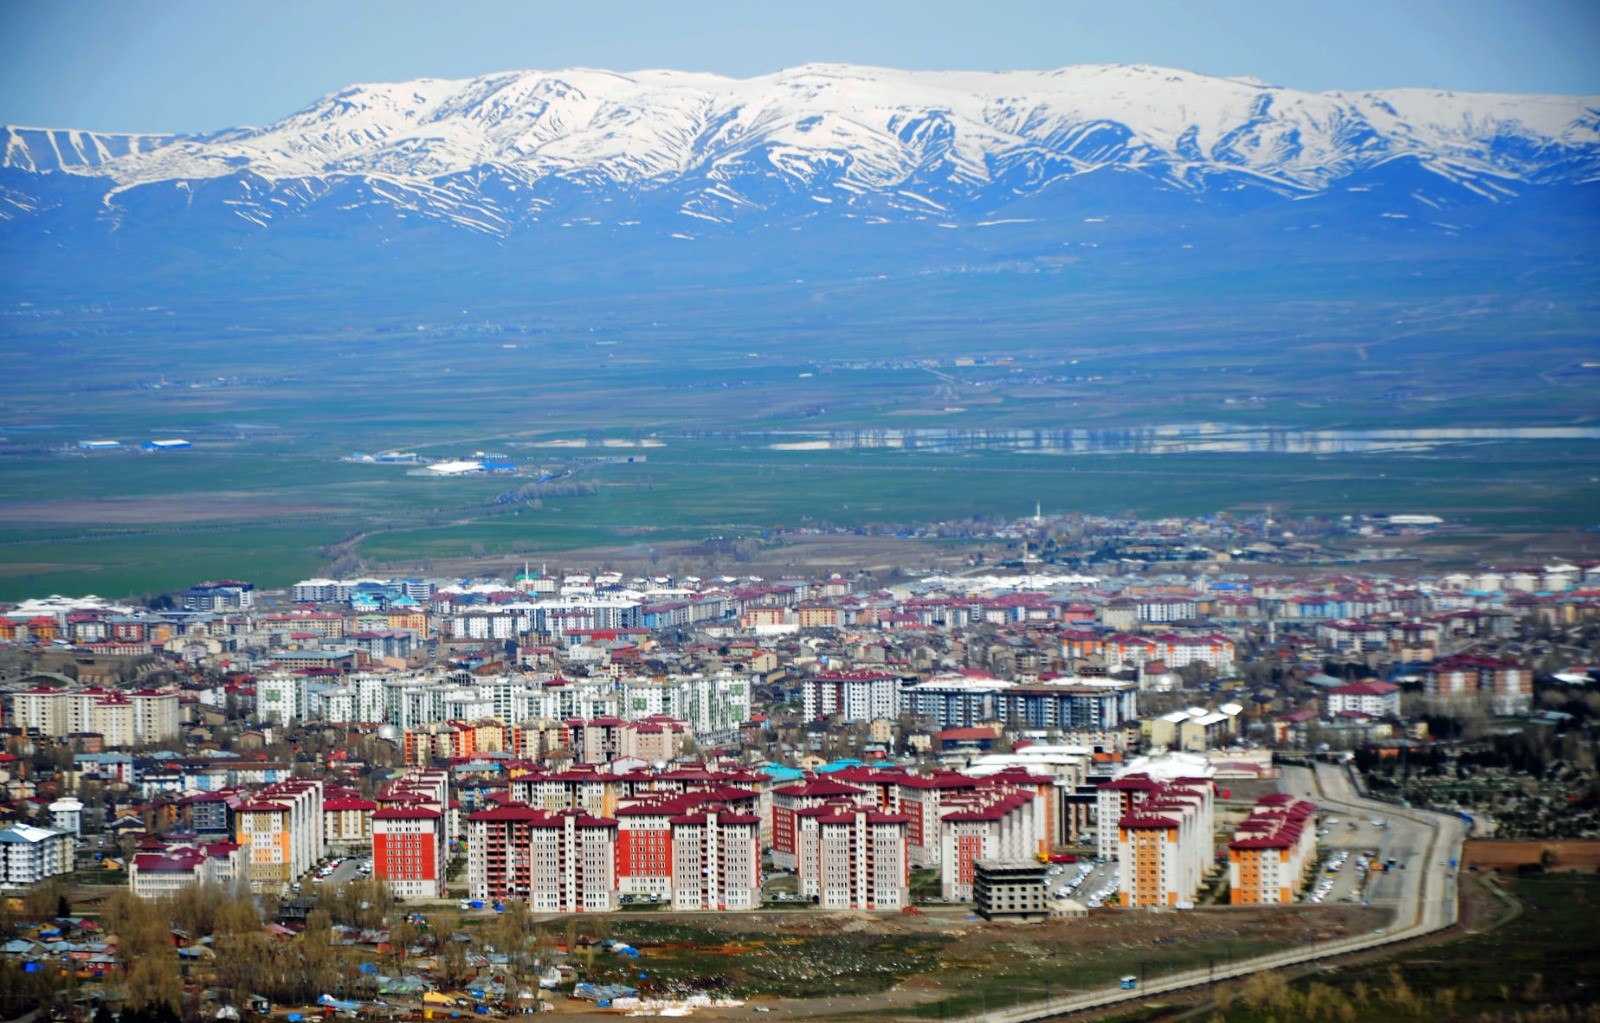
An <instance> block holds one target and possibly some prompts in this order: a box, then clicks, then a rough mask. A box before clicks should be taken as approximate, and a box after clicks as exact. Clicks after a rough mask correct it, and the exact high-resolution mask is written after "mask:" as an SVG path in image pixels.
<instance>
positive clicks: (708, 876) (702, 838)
mask: <svg viewBox="0 0 1600 1023" xmlns="http://www.w3.org/2000/svg"><path fill="white" fill-rule="evenodd" d="M670 825H671V829H672V830H671V846H672V879H671V880H672V908H673V909H718V910H736V909H758V908H760V906H761V818H760V817H758V816H756V815H755V814H749V813H739V812H736V811H734V810H730V809H728V808H727V807H721V806H716V805H710V806H707V807H706V808H704V809H702V810H697V811H695V812H693V813H687V814H682V815H679V816H676V817H673V818H672V819H671V821H670Z"/></svg>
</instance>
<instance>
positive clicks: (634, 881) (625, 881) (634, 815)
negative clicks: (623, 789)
mask: <svg viewBox="0 0 1600 1023" xmlns="http://www.w3.org/2000/svg"><path fill="white" fill-rule="evenodd" d="M699 805H700V800H699V799H697V798H695V797H693V796H685V795H680V794H677V793H666V792H661V793H652V794H649V795H645V796H641V797H639V798H637V799H633V800H629V801H628V803H627V804H626V805H624V806H620V807H618V808H617V811H616V820H617V890H618V894H620V895H631V896H634V897H636V898H637V897H641V896H643V897H652V896H653V897H654V898H655V899H656V900H658V901H660V902H670V901H671V900H672V897H673V895H672V864H673V856H672V819H673V818H674V817H677V816H679V815H681V814H685V813H688V812H689V811H691V810H693V809H695V808H697V807H698V806H699Z"/></svg>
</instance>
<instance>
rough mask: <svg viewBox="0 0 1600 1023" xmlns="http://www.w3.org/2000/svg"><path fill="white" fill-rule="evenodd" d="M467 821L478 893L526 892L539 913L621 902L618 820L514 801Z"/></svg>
mask: <svg viewBox="0 0 1600 1023" xmlns="http://www.w3.org/2000/svg"><path fill="white" fill-rule="evenodd" d="M467 821H468V835H469V837H468V840H467V879H468V886H469V887H470V889H471V891H472V897H473V898H475V899H485V900H487V899H499V898H507V897H517V898H525V899H527V901H528V906H529V908H530V909H532V910H533V911H534V912H536V913H605V912H611V911H613V910H615V909H616V908H617V905H618V899H617V822H616V821H615V820H613V819H610V818H606V817H595V816H593V815H591V814H588V813H586V812H584V811H582V810H561V811H554V812H552V811H547V810H536V809H534V808H532V807H528V806H518V805H516V804H510V805H506V806H499V807H495V808H493V809H490V810H480V811H478V812H477V813H474V814H472V815H470V816H469V817H468V818H467Z"/></svg>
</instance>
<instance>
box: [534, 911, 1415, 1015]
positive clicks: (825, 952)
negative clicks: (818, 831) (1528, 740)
mask: <svg viewBox="0 0 1600 1023" xmlns="http://www.w3.org/2000/svg"><path fill="white" fill-rule="evenodd" d="M1387 919H1388V914H1387V912H1386V911H1384V910H1380V909H1375V908H1369V907H1362V906H1322V907H1311V906H1297V907H1286V908H1282V909H1270V908H1238V909H1233V908H1212V909H1199V910H1194V911H1190V912H1185V913H1183V914H1174V913H1147V912H1138V911H1116V910H1107V911H1096V912H1094V913H1093V914H1091V915H1090V917H1088V918H1087V919H1080V920H1055V921H1049V922H1046V923H1036V924H1011V923H987V922H984V921H981V920H978V919H976V918H973V917H971V916H970V914H969V913H968V912H966V911H965V910H964V909H962V910H955V909H952V910H943V909H939V910H931V911H929V912H928V913H927V914H926V915H924V916H911V917H905V916H890V917H884V916H878V915H875V914H866V913H816V912H807V913H764V914H750V915H745V914H739V915H736V916H727V917H722V918H717V917H705V916H699V915H696V916H694V917H692V918H689V917H673V918H670V919H669V918H661V919H657V920H652V921H648V922H646V921H641V922H640V923H639V925H637V926H634V925H632V924H633V922H632V921H624V920H616V921H614V923H613V927H612V933H613V935H615V936H618V937H624V938H625V939H626V940H629V941H630V942H632V943H633V944H635V945H636V946H637V947H638V949H639V951H640V953H641V956H642V958H641V960H640V961H639V962H638V964H637V965H636V966H634V967H632V969H633V970H634V971H637V972H642V973H647V974H648V975H649V976H650V977H652V978H658V979H665V978H671V977H676V976H685V975H687V976H695V977H700V978H702V980H704V979H705V978H706V977H707V975H708V974H709V975H711V979H713V980H714V981H715V983H716V984H718V985H720V986H721V989H723V990H726V991H728V992H729V993H730V994H734V995H736V996H738V997H744V998H748V999H749V1000H750V1005H762V1006H765V1007H766V1008H768V1009H769V1010H770V1011H771V1013H772V1014H774V1015H776V1016H786V1017H789V1018H818V1017H830V1018H833V1017H842V1018H862V1019H865V1018H873V1017H884V1018H895V1017H899V1016H903V1015H905V1014H906V1013H907V1012H910V1011H912V1010H915V1009H916V1008H917V1007H921V1011H922V1012H923V1013H926V1012H929V1011H932V1012H933V1013H934V1014H935V1015H937V1014H938V1013H939V1012H940V1011H941V1009H940V1005H941V1004H942V1005H944V1006H945V1007H946V1008H947V1009H948V1010H949V1011H950V1013H951V1014H952V1015H956V1014H960V1013H961V1012H964V1011H966V1010H968V1009H969V1008H970V1009H977V1008H980V1007H981V1006H982V1005H983V1004H984V1003H983V999H984V998H985V997H986V996H987V995H988V994H989V993H990V992H993V991H1001V990H1003V991H1004V992H1006V997H1007V998H1019V999H1022V1000H1028V999H1030V998H1038V997H1042V996H1043V995H1044V994H1045V993H1046V992H1047V991H1050V990H1054V991H1056V992H1062V991H1065V990H1068V989H1071V988H1074V987H1089V986H1098V985H1100V984H1104V983H1111V982H1112V981H1113V979H1114V978H1115V977H1116V976H1119V975H1121V974H1122V973H1126V972H1130V971H1131V972H1138V971H1140V970H1142V969H1148V970H1149V972H1150V975H1151V976H1152V977H1154V976H1157V975H1159V973H1160V972H1162V971H1165V970H1172V969H1182V968H1189V967H1192V966H1196V965H1201V966H1203V965H1204V964H1205V963H1206V962H1207V961H1216V962H1219V963H1220V962H1224V961H1226V960H1227V959H1228V958H1243V957H1246V956H1249V955H1259V954H1262V953H1264V952H1266V951H1269V950H1271V949H1273V948H1279V947H1283V946H1286V945H1291V944H1299V943H1303V942H1307V941H1324V940H1329V939H1332V938H1337V937H1342V936H1347V935H1350V934H1356V933H1361V932H1363V931H1367V930H1370V929H1371V928H1373V927H1374V926H1380V925H1382V924H1384V923H1387ZM674 922H677V924H678V927H692V928H693V932H694V933H692V934H691V933H687V932H681V931H680V930H679V929H678V927H674V926H673V924H674ZM663 925H666V926H663ZM634 932H636V933H634ZM685 939H687V940H685ZM891 958H892V959H896V960H899V961H900V962H899V963H898V964H897V965H896V966H895V967H894V968H892V969H889V970H887V971H885V969H884V968H883V964H884V962H885V960H887V959H891ZM886 974H887V975H886ZM874 977H876V978H881V982H878V981H874V980H873V978H874ZM807 978H810V979H807ZM618 979H622V978H621V977H619V978H618ZM557 1011H558V1012H561V1013H569V1014H581V1013H584V1012H586V1011H593V1010H592V1007H585V1006H583V1005H582V1004H575V1003H571V1002H567V1001H565V1000H558V1001H557ZM749 1012H750V1007H749V1006H748V1005H747V1006H746V1007H744V1008H740V1009H726V1010H719V1009H704V1010H699V1011H697V1012H696V1013H695V1015H696V1016H697V1017H702V1018H749V1016H748V1013H749Z"/></svg>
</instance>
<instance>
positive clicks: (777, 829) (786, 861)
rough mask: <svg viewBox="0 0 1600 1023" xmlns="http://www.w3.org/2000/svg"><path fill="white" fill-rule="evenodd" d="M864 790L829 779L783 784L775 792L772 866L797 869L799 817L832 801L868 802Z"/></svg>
mask: <svg viewBox="0 0 1600 1023" xmlns="http://www.w3.org/2000/svg"><path fill="white" fill-rule="evenodd" d="M866 797H867V794H866V792H865V791H864V790H862V789H859V788H856V787H855V786H853V785H845V784H842V783H840V782H836V781H829V780H827V779H816V780H814V781H802V782H796V783H794V784H793V785H780V786H779V787H777V788H775V789H773V790H772V865H773V866H774V867H778V868H782V869H786V870H796V869H798V866H799V864H798V860H797V856H798V854H799V850H800V845H799V839H800V828H799V823H798V814H799V813H800V811H802V810H805V809H809V808H811V807H816V806H821V805H823V804H824V803H829V802H839V801H844V802H850V803H862V802H866Z"/></svg>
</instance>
